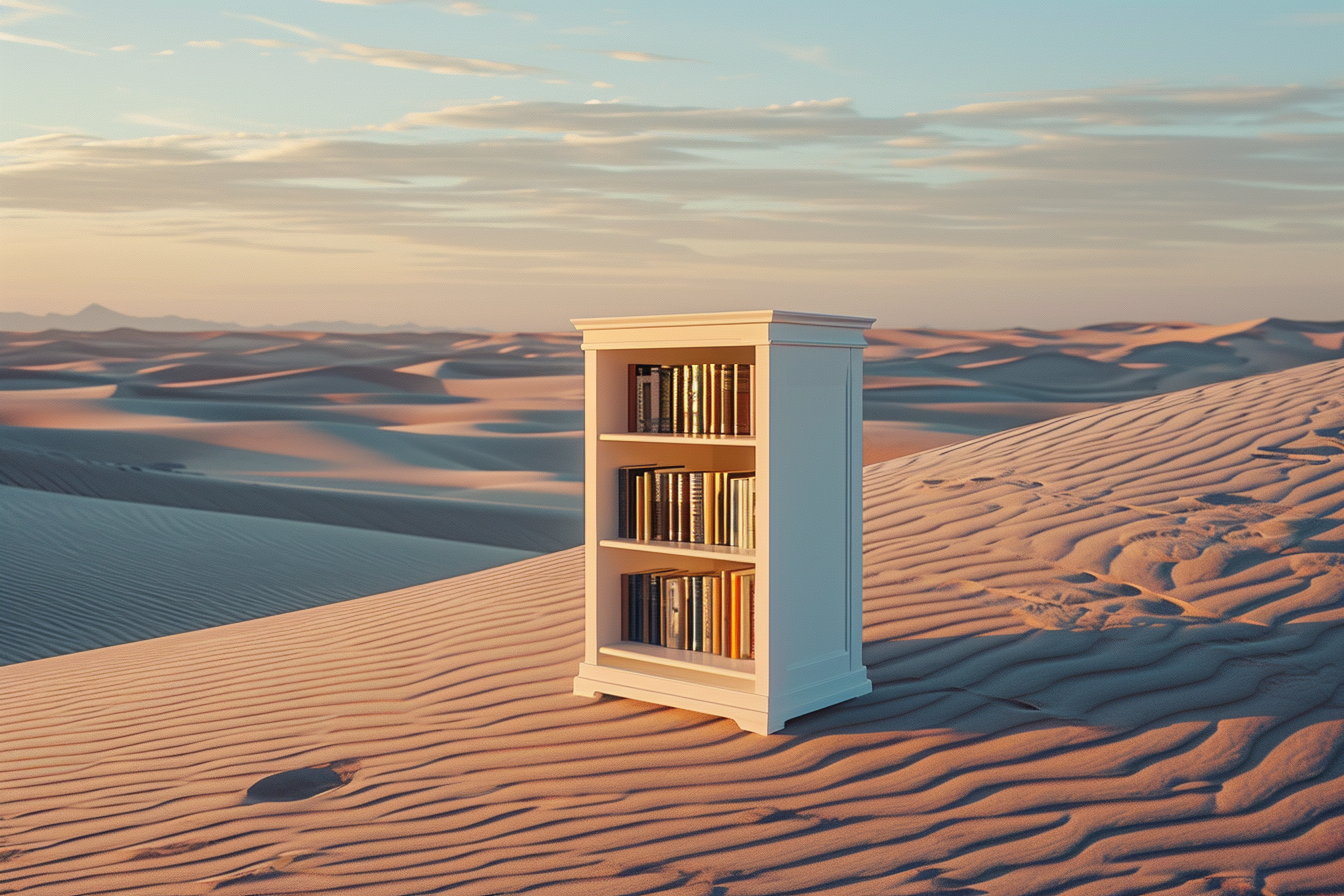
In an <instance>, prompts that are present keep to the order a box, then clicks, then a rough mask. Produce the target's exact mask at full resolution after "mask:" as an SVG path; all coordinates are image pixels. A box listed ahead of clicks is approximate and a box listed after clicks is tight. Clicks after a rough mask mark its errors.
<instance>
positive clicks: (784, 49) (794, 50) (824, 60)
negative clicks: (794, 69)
mask: <svg viewBox="0 0 1344 896" xmlns="http://www.w3.org/2000/svg"><path fill="white" fill-rule="evenodd" d="M763 46H764V47H765V48H766V49H767V50H772V51H774V52H776V53H781V54H783V55H785V56H787V57H789V58H790V59H792V60H793V61H795V62H802V63H806V64H807V65H815V66H818V67H821V68H827V67H829V66H830V65H831V51H830V49H828V48H827V47H822V46H814V47H799V46H795V45H793V44H781V43H775V42H767V43H765V44H764V45H763Z"/></svg>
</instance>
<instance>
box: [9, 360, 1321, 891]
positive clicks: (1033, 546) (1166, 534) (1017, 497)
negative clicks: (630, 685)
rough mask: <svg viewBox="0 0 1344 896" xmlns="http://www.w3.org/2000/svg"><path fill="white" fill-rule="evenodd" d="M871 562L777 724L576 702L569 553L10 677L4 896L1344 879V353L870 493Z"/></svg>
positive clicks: (1111, 416) (577, 633)
mask: <svg viewBox="0 0 1344 896" xmlns="http://www.w3.org/2000/svg"><path fill="white" fill-rule="evenodd" d="M865 555H866V571H865V617H864V622H865V626H864V633H865V649H864V657H865V661H866V662H867V664H868V667H869V670H870V674H871V677H872V678H873V681H874V683H875V688H874V691H873V693H872V694H871V695H869V696H867V697H865V698H861V699H859V700H854V701H851V702H849V703H847V704H844V705H842V706H838V707H833V708H831V709H828V710H823V711H821V712H818V713H814V714H812V715H810V716H808V717H805V718H803V719H799V720H795V721H794V722H792V723H790V725H789V726H788V727H787V728H786V729H785V731H784V732H783V733H782V734H779V735H774V736H771V737H758V736H756V735H750V734H744V733H742V732H739V731H738V730H737V728H736V727H735V726H734V725H733V724H732V723H730V722H726V721H722V720H714V719H709V718H706V717H702V716H698V715H695V714H693V713H689V712H684V711H680V710H672V709H664V708H659V707H654V706H650V705H647V704H641V703H638V702H634V701H629V700H618V699H602V700H598V701H587V700H584V699H580V698H575V697H573V696H571V695H570V693H569V686H570V678H571V676H572V675H573V674H574V671H575V667H576V664H577V662H578V659H579V656H580V652H581V649H580V638H581V627H582V609H581V596H580V589H581V557H580V553H579V551H577V550H569V551H565V552H562V553H559V554H554V555H549V556H545V557H539V558H536V559H531V560H525V561H522V562H520V563H516V564H513V565H510V566H505V567H501V568H499V569H493V570H487V571H484V572H480V573H475V574H472V575H469V576H464V577H461V578H457V579H452V580H448V581H443V582H437V583H434V584H430V585H422V586H417V587H414V588H409V589H405V590H402V591H398V592H393V593H389V594H383V595H377V596H372V597H367V598H363V599H359V600H353V601H347V602H345V603H341V604H335V605H331V606H326V607H319V608H315V609H309V610H303V611H300V612H296V613H290V614H286V615H283V616H278V617H274V618H271V619H264V620H255V621H251V622H245V623H240V624H237V625H232V626H226V627H222V628H216V629H210V630H205V631H197V632H191V633H186V634H181V635H175V636H172V637H168V638H161V639H157V640H154V641H149V642H144V643H140V644H131V645H124V646H119V647H111V648H106V649H102V650H95V651H88V652H84V653H80V654H73V655H69V656H63V657H56V658H53V659H47V660H39V661H35V662H31V663H23V664H18V665H14V666H10V667H7V668H4V669H0V742H2V743H3V744H4V750H3V751H2V752H0V781H3V782H4V783H3V787H4V792H5V799H4V806H3V810H2V811H3V819H2V820H0V887H7V888H8V889H9V891H11V892H23V893H25V894H28V893H32V894H80V896H84V894H93V893H146V894H164V896H182V894H192V893H212V892H220V893H239V894H265V893H325V892H346V893H360V894H410V893H429V892H452V893H454V894H503V893H515V892H527V893H566V894H583V896H594V894H631V893H651V892H669V893H670V892H675V893H690V894H700V896H711V894H716V896H723V894H731V896H744V894H785V893H805V892H806V893H819V892H825V893H840V894H925V893H952V894H977V893H992V894H996V896H997V894H1019V893H1021V894H1025V893H1032V894H1046V893H1077V894H1122V893H1123V894H1152V893H1167V894H1193V893H1207V892H1211V891H1217V892H1224V893H1242V894H1247V893H1261V894H1280V896H1284V894H1325V893H1337V892H1339V891H1340V882H1341V881H1344V858H1341V856H1344V774H1341V772H1344V754H1342V753H1341V747H1342V746H1344V690H1341V684H1344V662H1341V659H1340V658H1341V656H1344V362H1338V361H1335V362H1328V363H1324V364H1317V365H1313V366H1308V367H1302V368H1297V369H1294V370H1290V371H1286V372H1283V373H1277V374H1272V375H1268V376H1262V377H1255V378H1251V379H1248V380H1243V381H1238V382H1232V383H1224V384H1219V385H1212V386H1205V387H1201V388H1198V389H1195V390H1191V391H1185V392H1179V393H1174V394H1170V395H1163V396H1159V397H1155V398H1150V399H1144V400H1141V401H1136V402H1132V403H1128V404H1122V405H1117V406H1113V407H1107V408H1101V409H1097V410H1091V411H1087V412H1084V413H1082V414H1078V415H1074V416H1071V417H1064V418H1059V419H1055V420H1050V421H1047V422H1045V423H1041V424H1037V425H1034V426H1031V427H1027V428H1024V429H1020V430H1015V431H1012V432H1007V433H1002V434H998V435H993V436H988V437H984V438H980V439H976V440H973V441H969V442H965V443H963V444H960V445H956V446H951V447H945V448H941V449H937V450H934V451H930V452H925V453H923V454H919V455H914V456H910V457H906V458H901V459H897V460H893V461H889V462H887V463H884V464H880V465H877V466H874V467H870V468H868V470H867V471H866V481H865ZM305 768H306V769H309V771H308V772H307V773H306V774H304V775H300V779H299V780H297V781H289V782H286V781H284V780H282V781H281V782H279V784H276V785H274V786H272V788H271V790H270V791H269V792H267V793H262V794H260V796H261V797H262V798H260V799H256V798H254V799H249V798H248V797H247V793H248V790H249V788H250V787H253V786H254V785H258V784H259V782H262V781H263V780H264V779H266V778H267V777H268V776H271V775H274V774H277V773H281V772H285V771H287V770H298V769H305ZM332 785H336V786H334V787H332ZM305 787H307V788H308V789H307V790H305ZM323 788H330V789H325V790H324V789H323ZM319 790H320V791H322V792H320V793H316V794H315V795H309V796H307V798H305V799H297V800H293V801H275V797H276V796H285V795H288V796H301V795H304V794H311V793H313V791H319ZM254 796H255V794H254Z"/></svg>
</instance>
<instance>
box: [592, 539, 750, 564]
mask: <svg viewBox="0 0 1344 896" xmlns="http://www.w3.org/2000/svg"><path fill="white" fill-rule="evenodd" d="M598 544H599V545H601V546H602V547H604V548H618V549H620V550H623V551H643V552H645V553H650V554H675V555H676V556H679V557H705V556H710V557H721V558H727V559H734V560H742V561H744V562H745V561H750V560H754V559H755V558H756V549H755V548H739V547H734V546H732V545H726V544H693V543H691V542H687V541H649V540H645V539H641V538H604V539H602V540H601V541H599V542H598Z"/></svg>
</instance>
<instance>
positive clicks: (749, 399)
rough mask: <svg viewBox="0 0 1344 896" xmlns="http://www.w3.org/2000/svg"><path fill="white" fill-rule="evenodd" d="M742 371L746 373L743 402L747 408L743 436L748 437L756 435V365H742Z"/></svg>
mask: <svg viewBox="0 0 1344 896" xmlns="http://www.w3.org/2000/svg"><path fill="white" fill-rule="evenodd" d="M742 369H743V371H744V372H745V373H746V389H745V390H744V391H745V396H746V397H745V399H743V401H744V403H745V404H746V406H747V407H746V411H747V413H746V418H747V428H746V430H745V431H744V432H743V435H749V436H750V435H755V434H756V365H755V364H744V365H742Z"/></svg>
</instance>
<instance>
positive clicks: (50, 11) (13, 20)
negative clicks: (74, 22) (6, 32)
mask: <svg viewBox="0 0 1344 896" xmlns="http://www.w3.org/2000/svg"><path fill="white" fill-rule="evenodd" d="M0 10H8V12H0V25H17V24H18V23H19V22H26V21H28V20H30V19H40V18H42V17H43V16H60V15H66V11H65V10H63V9H61V8H60V7H58V6H51V5H49V4H46V3H30V2H28V0H0Z"/></svg>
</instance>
